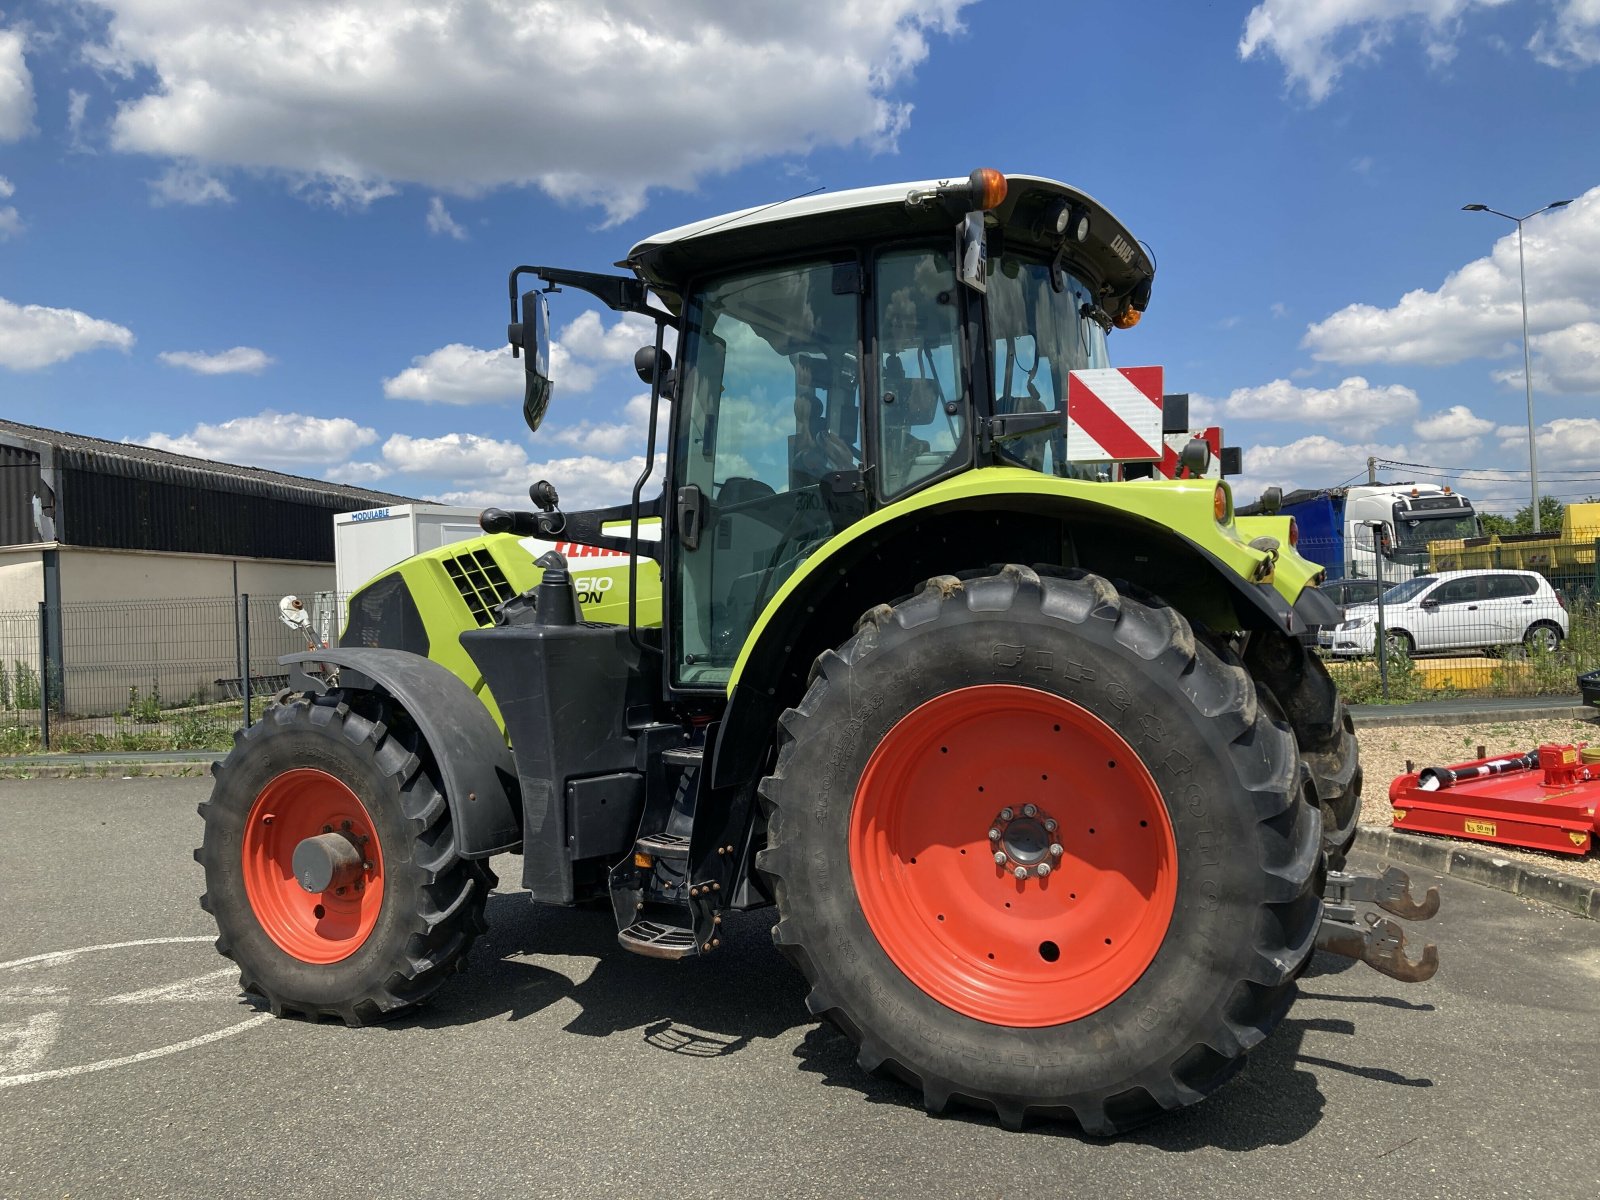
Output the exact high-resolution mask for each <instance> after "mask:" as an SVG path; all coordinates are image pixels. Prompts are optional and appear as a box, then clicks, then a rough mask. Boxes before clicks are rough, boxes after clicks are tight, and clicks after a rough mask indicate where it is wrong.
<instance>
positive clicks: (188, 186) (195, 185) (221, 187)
mask: <svg viewBox="0 0 1600 1200" xmlns="http://www.w3.org/2000/svg"><path fill="white" fill-rule="evenodd" d="M149 182H150V202H151V203H152V204H188V205H193V206H198V205H202V204H232V203H233V193H232V192H230V191H229V190H228V185H227V184H225V183H223V182H222V180H220V179H218V178H217V177H216V176H215V175H212V174H210V173H209V172H207V171H204V170H202V169H201V168H199V167H197V166H195V165H194V164H193V163H185V164H180V165H177V166H172V167H168V168H167V169H166V170H165V171H163V172H162V173H161V174H160V175H158V176H157V177H156V178H154V179H152V180H150V181H149Z"/></svg>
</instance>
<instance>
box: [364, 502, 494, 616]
mask: <svg viewBox="0 0 1600 1200" xmlns="http://www.w3.org/2000/svg"><path fill="white" fill-rule="evenodd" d="M482 533H483V530H481V529H479V528H478V510H477V509H475V508H452V507H450V506H449V505H445V504H395V505H391V506H390V507H388V508H369V509H365V510H363V511H361V512H347V513H339V514H338V515H337V516H335V517H334V518H333V555H334V563H335V566H334V587H335V588H337V589H338V592H339V595H340V597H341V598H344V597H348V596H349V595H350V593H351V592H353V591H355V590H356V589H357V588H358V587H360V586H361V585H362V584H364V583H366V582H367V581H368V580H369V579H371V578H372V577H373V576H374V575H376V574H378V573H379V572H380V571H383V570H386V569H388V568H389V567H392V566H394V565H395V563H397V562H403V561H405V560H406V559H408V558H410V557H411V556H412V555H413V554H421V553H422V552H423V551H424V550H437V549H438V548H439V547H440V546H447V545H449V544H450V543H451V542H459V541H463V540H465V539H466V538H475V537H478V536H480V535H481V534H482Z"/></svg>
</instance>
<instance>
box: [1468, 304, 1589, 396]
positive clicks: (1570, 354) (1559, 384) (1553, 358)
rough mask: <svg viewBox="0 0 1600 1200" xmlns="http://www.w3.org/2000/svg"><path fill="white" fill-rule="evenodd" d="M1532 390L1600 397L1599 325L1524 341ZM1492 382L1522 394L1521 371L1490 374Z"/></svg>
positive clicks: (1518, 368)
mask: <svg viewBox="0 0 1600 1200" xmlns="http://www.w3.org/2000/svg"><path fill="white" fill-rule="evenodd" d="M1528 344H1529V346H1530V347H1531V348H1532V350H1533V386H1534V388H1535V389H1536V390H1538V391H1549V392H1562V393H1565V394H1567V395H1580V396H1582V395H1600V322H1595V321H1581V322H1579V323H1578V324H1576V325H1569V326H1568V327H1567V328H1565V329H1558V330H1556V331H1555V332H1554V333H1544V334H1536V335H1534V336H1533V337H1531V338H1529V339H1528ZM1494 377H1495V380H1496V382H1498V383H1503V384H1505V385H1506V386H1507V387H1511V388H1516V389H1517V390H1518V391H1521V390H1522V387H1523V383H1522V367H1521V366H1520V365H1518V366H1516V367H1513V368H1511V369H1510V370H1506V371H1496V372H1495V373H1494Z"/></svg>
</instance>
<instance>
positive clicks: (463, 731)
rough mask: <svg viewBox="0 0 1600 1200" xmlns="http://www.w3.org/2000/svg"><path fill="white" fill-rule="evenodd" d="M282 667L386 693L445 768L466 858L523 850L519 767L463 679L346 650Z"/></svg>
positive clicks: (443, 779)
mask: <svg viewBox="0 0 1600 1200" xmlns="http://www.w3.org/2000/svg"><path fill="white" fill-rule="evenodd" d="M278 661H279V662H280V663H284V664H296V663H329V664H332V665H334V666H337V667H339V668H340V672H339V674H340V686H342V687H346V688H365V689H372V688H381V689H383V691H385V692H387V693H388V694H389V695H390V696H392V697H394V699H395V701H396V702H397V703H398V704H399V705H400V706H401V707H402V708H404V709H405V710H406V712H407V713H409V714H410V716H411V719H412V720H413V721H415V722H416V723H417V728H418V729H419V730H421V731H422V736H423V738H424V739H425V740H426V741H427V743H428V746H429V748H430V749H432V751H433V757H434V761H435V762H436V763H437V764H438V767H439V776H440V787H441V788H442V789H443V791H444V794H445V799H446V800H447V801H448V802H449V805H450V817H451V820H452V822H453V823H454V826H455V834H456V852H457V853H458V854H460V855H461V857H462V858H488V857H489V856H490V855H491V854H500V853H503V852H505V851H508V850H516V849H517V848H518V847H519V846H520V845H521V844H522V823H521V821H520V820H519V819H518V818H519V816H520V814H521V811H522V805H521V800H520V792H519V790H518V785H517V769H516V764H515V763H514V762H513V761H512V758H511V751H510V750H509V749H508V748H507V746H506V739H505V737H504V736H503V735H502V734H501V732H500V727H499V726H497V725H496V724H495V723H494V718H493V717H491V716H490V715H489V710H488V709H486V708H485V707H484V706H483V701H481V700H479V699H478V697H477V696H475V695H473V693H472V689H471V688H469V687H468V686H467V685H466V684H464V683H462V682H461V680H460V679H459V678H457V677H456V676H455V675H452V674H451V673H450V672H449V671H447V670H445V668H443V667H441V666H440V665H439V664H438V663H436V662H434V661H433V660H432V659H431V658H422V657H420V656H418V655H415V654H408V653H406V652H405V651H404V650H383V649H376V648H369V647H341V648H336V649H329V650H308V651H303V652H301V653H299V654H286V655H284V656H283V657H282V658H280V659H279V660H278Z"/></svg>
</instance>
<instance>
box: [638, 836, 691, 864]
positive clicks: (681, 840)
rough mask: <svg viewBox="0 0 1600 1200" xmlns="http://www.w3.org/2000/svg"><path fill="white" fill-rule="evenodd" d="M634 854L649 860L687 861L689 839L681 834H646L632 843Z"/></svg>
mask: <svg viewBox="0 0 1600 1200" xmlns="http://www.w3.org/2000/svg"><path fill="white" fill-rule="evenodd" d="M633 850H634V853H635V854H648V855H649V856H650V857H651V858H677V859H683V860H684V861H686V862H687V861H688V858H689V839H688V838H687V837H686V836H684V835H683V834H681V833H647V834H645V835H644V837H642V838H640V839H639V840H638V841H636V842H634V844H633Z"/></svg>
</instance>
